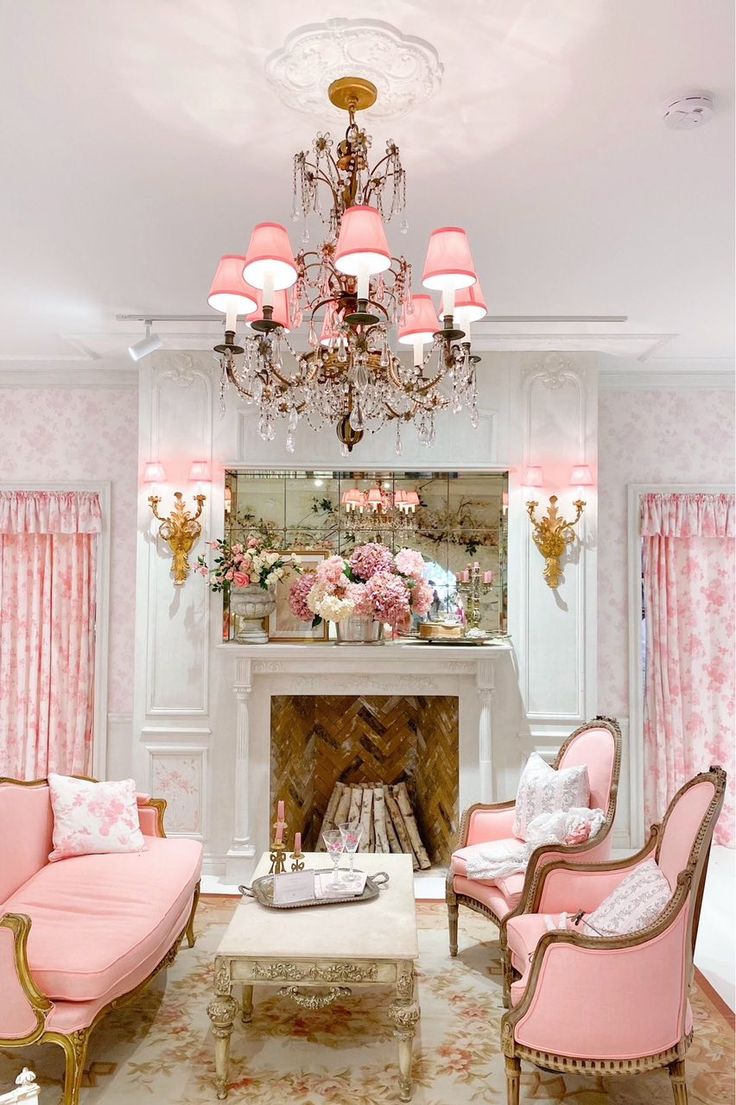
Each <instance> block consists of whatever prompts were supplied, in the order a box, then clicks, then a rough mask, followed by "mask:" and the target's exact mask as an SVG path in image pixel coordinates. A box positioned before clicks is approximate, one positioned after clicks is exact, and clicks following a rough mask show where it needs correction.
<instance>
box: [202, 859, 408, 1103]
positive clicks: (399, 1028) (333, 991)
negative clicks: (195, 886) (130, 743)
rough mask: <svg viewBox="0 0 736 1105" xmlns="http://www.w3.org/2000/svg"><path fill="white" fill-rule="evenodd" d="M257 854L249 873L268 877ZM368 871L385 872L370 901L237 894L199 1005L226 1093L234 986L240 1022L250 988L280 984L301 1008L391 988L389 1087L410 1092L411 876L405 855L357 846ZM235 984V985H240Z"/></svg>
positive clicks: (314, 863)
mask: <svg viewBox="0 0 736 1105" xmlns="http://www.w3.org/2000/svg"><path fill="white" fill-rule="evenodd" d="M325 863H326V856H325V853H308V854H307V855H305V864H306V866H307V867H324V866H325ZM268 866H269V860H268V856H265V855H264V856H263V857H262V858H261V861H260V863H259V864H258V868H257V870H256V872H255V876H254V877H258V876H259V875H262V874H267V872H268ZM358 866H360V867H361V868H362V869H364V870H366V871H367V872H368V873H369V874H376V873H377V872H378V871H387V872H388V874H389V878H390V881H389V884H388V886H387V887H385V888H384V889H382V890H381V894H380V897H379V898H378V899H376V900H375V901H372V902H366V903H360V904H355V905H342V906H340V905H335V906H321V907H319V908H317V909H308V908H307V909H294V910H280V911H277V910H270V909H266V908H265V907H263V906H260V905H258V904H257V903H256V902H254V901H251V900H244V901H242V902H241V903H240V904H239V906H238V908H237V909H236V911H235V915H234V917H233V919H232V921H231V922H230V925H229V926H228V929H227V932H226V933H225V936H224V937H223V939H222V942H221V944H220V947H219V949H218V952H217V955H216V957H215V996H214V998H213V1000H212V1001H211V1002H210V1004H209V1006H208V1007H207V1012H208V1014H209V1017H210V1021H211V1022H212V1032H213V1035H214V1038H215V1071H216V1078H215V1084H216V1087H217V1096H218V1098H219V1099H223V1098H225V1097H227V1092H228V1064H229V1051H230V1036H231V1034H232V1031H233V1027H234V1024H235V1020H236V1018H237V1014H238V1003H237V1001H236V1000H235V997H234V996H233V990H234V989H235V988H237V990H238V991H240V992H241V993H242V1005H241V1019H242V1021H243V1022H244V1023H245V1024H247V1023H248V1022H249V1021H250V1020H251V1018H252V1016H253V987H254V985H260V984H266V985H271V986H274V985H277V986H279V991H278V992H279V994H280V995H281V996H282V997H284V998H285V999H286V1000H291V1001H293V1002H295V1003H296V1004H297V1005H298V1006H301V1007H302V1008H304V1009H321V1008H324V1007H325V1006H328V1005H331V1004H332V1003H333V1002H334V1001H336V1000H338V998H344V997H346V996H348V995H349V994H350V993H351V992H352V991H353V990H355V989H362V988H364V987H367V986H376V985H378V986H384V987H385V986H387V985H388V986H393V987H394V988H395V995H394V998H393V1000H392V1002H391V1004H390V1005H389V1007H388V1010H387V1015H388V1018H389V1020H390V1021H391V1022H392V1024H393V1026H394V1035H395V1037H396V1038H397V1040H398V1045H399V1071H398V1076H399V1077H398V1089H399V1097H400V1099H401V1100H402V1101H409V1099H410V1098H411V1092H412V1081H411V1057H412V1041H413V1039H414V1033H415V1030H416V1024H417V1021H418V1020H419V1004H418V1002H417V997H416V987H415V976H414V962H415V960H416V959H417V957H418V954H419V952H418V946H417V934H416V911H415V904H414V879H413V871H412V864H411V859H410V857H409V856H407V855H372V854H363V853H361V854H360V855H359V857H358ZM241 988H242V990H241Z"/></svg>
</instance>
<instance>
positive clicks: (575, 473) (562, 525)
mask: <svg viewBox="0 0 736 1105" xmlns="http://www.w3.org/2000/svg"><path fill="white" fill-rule="evenodd" d="M543 483H544V478H543V474H542V469H541V468H540V467H538V466H536V465H533V466H531V467H529V468H527V470H526V476H525V479H524V484H525V486H526V487H542V486H543ZM570 483H571V484H572V485H573V486H576V487H587V486H591V485H592V483H593V477H592V475H591V473H590V468H589V467H588V465H587V464H579V465H576V466H575V467H574V468H573V469H572V472H571V473H570ZM572 505H573V506H574V507H575V517H574V518H572V519H570V520H568V519H566V518H563V517H562V516H561V515H560V513H559V511H558V509H557V496H556V495H550V497H549V505H548V507H547V513H546V514H544V515H543V516H542V517H537V513H536V512H537V507H538V506H539V503H538V501H537V500H535V499H531V500H529V501H528V502H527V504H526V510H527V514H528V515H529V520H530V522H531V524H532V527H533V530H532V538H533V540H534V544H535V545H536V546H537V548H538V549H539V551H540V553H541V554H542V556H543V557H544V578H545V581H546V583H547V586H548V587H551V588H552V589H553V590H556V589H557V588H558V587H559V585H560V580H561V578H562V568H561V566H560V561H561V559H562V557H563V556H564V555H565V553H566V551H567V549H568V547H569V546H570V545H571V544H572V543H573V541H574V540H575V531H574V527H575V526H576V525H577V523H578V522H579V521H580V517H581V515H582V513H583V511H584V509H585V505H586V504H585V500H584V499H575V501H574V502H573V504H572Z"/></svg>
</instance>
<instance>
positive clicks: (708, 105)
mask: <svg viewBox="0 0 736 1105" xmlns="http://www.w3.org/2000/svg"><path fill="white" fill-rule="evenodd" d="M712 114H713V95H712V93H711V92H686V93H684V94H683V95H681V96H678V97H677V99H675V100H672V101H671V102H670V103H669V104H667V107H666V108H665V111H664V121H665V123H666V124H667V126H668V127H671V128H672V130H691V129H692V128H693V127H702V125H703V123H707V122H708V121H709V119H710V118H711V116H712Z"/></svg>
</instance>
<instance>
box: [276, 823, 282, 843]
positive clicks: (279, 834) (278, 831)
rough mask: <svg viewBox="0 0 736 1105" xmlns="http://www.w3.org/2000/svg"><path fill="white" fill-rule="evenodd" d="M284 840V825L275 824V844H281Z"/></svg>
mask: <svg viewBox="0 0 736 1105" xmlns="http://www.w3.org/2000/svg"><path fill="white" fill-rule="evenodd" d="M283 840H284V823H283V821H279V822H277V824H276V843H277V844H282V843H283Z"/></svg>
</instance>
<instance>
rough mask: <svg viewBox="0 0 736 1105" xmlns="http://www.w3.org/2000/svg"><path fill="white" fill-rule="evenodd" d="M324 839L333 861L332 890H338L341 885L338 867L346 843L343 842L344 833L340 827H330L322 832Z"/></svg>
mask: <svg viewBox="0 0 736 1105" xmlns="http://www.w3.org/2000/svg"><path fill="white" fill-rule="evenodd" d="M322 839H323V840H324V842H325V847H326V849H327V851H328V852H329V855H330V859H331V860H332V863H333V868H332V878H331V879H330V882H329V884H328V885H329V887H330V890H332V891H334V890H337V888H338V886H339V879H338V877H337V868H338V866H339V864H340V856H341V855H342V853H343V850H344V845H343V842H342V833H341V832H340V830H339V829H328V830H327V831H326V832H324V833H322Z"/></svg>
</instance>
